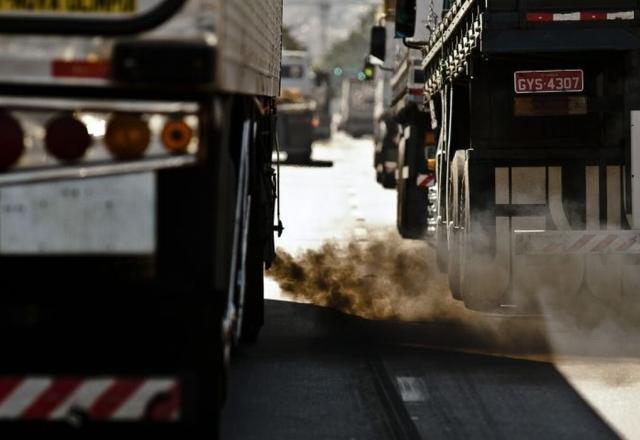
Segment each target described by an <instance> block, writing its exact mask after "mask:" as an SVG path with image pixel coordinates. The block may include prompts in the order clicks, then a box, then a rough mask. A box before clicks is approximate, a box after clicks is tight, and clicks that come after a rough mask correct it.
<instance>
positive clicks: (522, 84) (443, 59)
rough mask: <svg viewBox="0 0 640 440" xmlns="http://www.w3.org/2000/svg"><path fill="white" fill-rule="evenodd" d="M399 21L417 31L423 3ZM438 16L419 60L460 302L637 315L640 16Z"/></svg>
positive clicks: (497, 1) (580, 1) (465, 3)
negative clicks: (629, 308) (612, 309)
mask: <svg viewBox="0 0 640 440" xmlns="http://www.w3.org/2000/svg"><path fill="white" fill-rule="evenodd" d="M430 3H432V4H433V3H436V1H435V0H434V2H430ZM397 6H398V8H399V9H400V10H401V12H400V11H398V12H397V14H396V17H399V18H400V19H399V21H398V22H397V26H398V27H400V28H401V29H411V28H412V26H414V24H415V20H416V2H415V1H412V0H406V1H400V2H398V5H397ZM442 7H443V13H442V15H441V17H439V19H438V20H437V21H431V22H430V23H429V27H430V29H432V31H433V32H431V34H430V36H429V38H428V40H427V41H425V42H423V43H422V44H420V45H419V49H420V51H421V53H422V63H421V69H422V70H423V71H424V76H425V85H424V89H425V97H424V105H425V108H426V109H428V121H427V124H426V127H427V130H428V131H431V132H432V136H433V137H434V138H435V139H437V151H436V164H437V169H436V180H437V232H436V248H437V251H438V260H439V262H440V264H441V266H442V268H443V269H446V270H447V271H448V277H449V286H450V289H451V292H452V294H453V296H454V297H455V298H456V299H459V300H461V301H463V302H464V304H465V305H466V306H467V307H468V308H471V309H475V310H481V311H490V312H493V311H496V312H500V313H502V312H504V313H511V312H513V313H538V312H541V311H543V310H545V309H547V308H552V307H556V306H557V307H561V306H567V307H572V306H575V305H577V304H584V303H586V302H590V301H593V302H594V303H601V304H608V305H613V304H625V303H626V304H629V305H633V304H637V301H638V294H639V292H640V267H638V265H639V264H640V258H639V254H640V199H639V197H640V194H639V191H640V177H639V176H640V136H639V130H640V128H639V127H640V126H639V125H638V123H639V122H640V117H639V115H640V113H639V110H640V87H639V85H640V52H639V49H640V27H639V19H640V10H639V9H640V5H639V4H638V2H637V1H635V0H619V1H615V2H613V1H602V0H564V1H552V0H488V1H477V0H446V1H444V2H442ZM418 19H419V17H418Z"/></svg>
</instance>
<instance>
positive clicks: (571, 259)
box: [509, 230, 640, 310]
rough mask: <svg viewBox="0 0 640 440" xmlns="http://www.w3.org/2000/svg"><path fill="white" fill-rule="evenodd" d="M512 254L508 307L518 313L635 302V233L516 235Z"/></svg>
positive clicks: (638, 286)
mask: <svg viewBox="0 0 640 440" xmlns="http://www.w3.org/2000/svg"><path fill="white" fill-rule="evenodd" d="M511 250H512V252H513V256H512V264H511V300H510V301H509V302H511V303H512V304H515V305H516V306H517V307H518V308H519V309H525V310H531V309H532V308H533V310H536V309H537V310H540V308H541V307H542V308H556V307H559V306H562V305H563V304H564V305H570V307H571V308H573V307H577V306H579V305H583V306H588V305H589V303H590V302H591V301H593V300H594V299H599V300H600V301H601V302H602V303H603V304H608V305H609V306H612V307H614V306H615V305H616V304H620V305H622V307H623V309H624V308H628V307H635V305H636V304H638V302H639V301H640V270H638V269H639V268H640V266H639V264H640V231H637V230H610V231H607V230H602V231H520V230H516V231H514V233H513V247H512V249H511ZM532 306H533V307H532Z"/></svg>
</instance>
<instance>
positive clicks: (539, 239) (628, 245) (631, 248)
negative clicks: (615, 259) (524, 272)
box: [514, 231, 640, 255]
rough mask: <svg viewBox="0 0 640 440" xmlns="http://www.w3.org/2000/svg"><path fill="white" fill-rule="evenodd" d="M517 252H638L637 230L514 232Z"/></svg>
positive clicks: (639, 244)
mask: <svg viewBox="0 0 640 440" xmlns="http://www.w3.org/2000/svg"><path fill="white" fill-rule="evenodd" d="M514 237H515V254H516V255H563V254H564V255H569V254H573V255H590V254H608V255H640V231H515V232H514Z"/></svg>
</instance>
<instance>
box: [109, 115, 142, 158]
mask: <svg viewBox="0 0 640 440" xmlns="http://www.w3.org/2000/svg"><path fill="white" fill-rule="evenodd" d="M150 141H151V131H150V130H149V125H148V124H147V123H146V122H145V121H143V120H142V119H141V118H139V117H137V116H133V115H116V116H114V118H113V119H111V120H110V121H109V123H108V124H107V131H106V133H105V136H104V142H105V144H106V145H107V148H108V149H109V151H110V152H111V154H112V155H113V156H114V157H115V158H116V159H138V158H140V157H141V156H142V155H143V154H144V152H145V151H146V150H147V147H149V142H150Z"/></svg>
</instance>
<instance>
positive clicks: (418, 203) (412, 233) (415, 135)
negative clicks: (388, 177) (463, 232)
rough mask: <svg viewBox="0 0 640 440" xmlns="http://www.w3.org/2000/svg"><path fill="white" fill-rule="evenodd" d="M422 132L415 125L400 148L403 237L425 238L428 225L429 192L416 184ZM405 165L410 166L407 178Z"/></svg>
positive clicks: (399, 203) (399, 215)
mask: <svg viewBox="0 0 640 440" xmlns="http://www.w3.org/2000/svg"><path fill="white" fill-rule="evenodd" d="M420 133H422V130H420V129H419V128H417V127H413V129H412V130H411V137H410V138H409V139H406V140H405V142H404V148H399V149H398V161H397V164H398V168H397V169H398V176H399V178H398V179H397V182H396V189H397V192H398V199H397V228H398V232H399V233H400V235H401V236H402V238H406V239H412V240H420V239H423V238H425V236H426V233H427V226H428V212H427V210H428V208H429V200H428V192H427V190H426V189H425V188H419V187H418V186H417V185H416V184H415V179H416V159H417V157H416V156H418V155H419V154H420V153H421V152H420V151H418V149H417V148H416V145H415V144H416V143H419V142H420V139H421V136H420ZM405 167H409V175H408V178H407V179H404V178H403V170H404V168H405Z"/></svg>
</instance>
